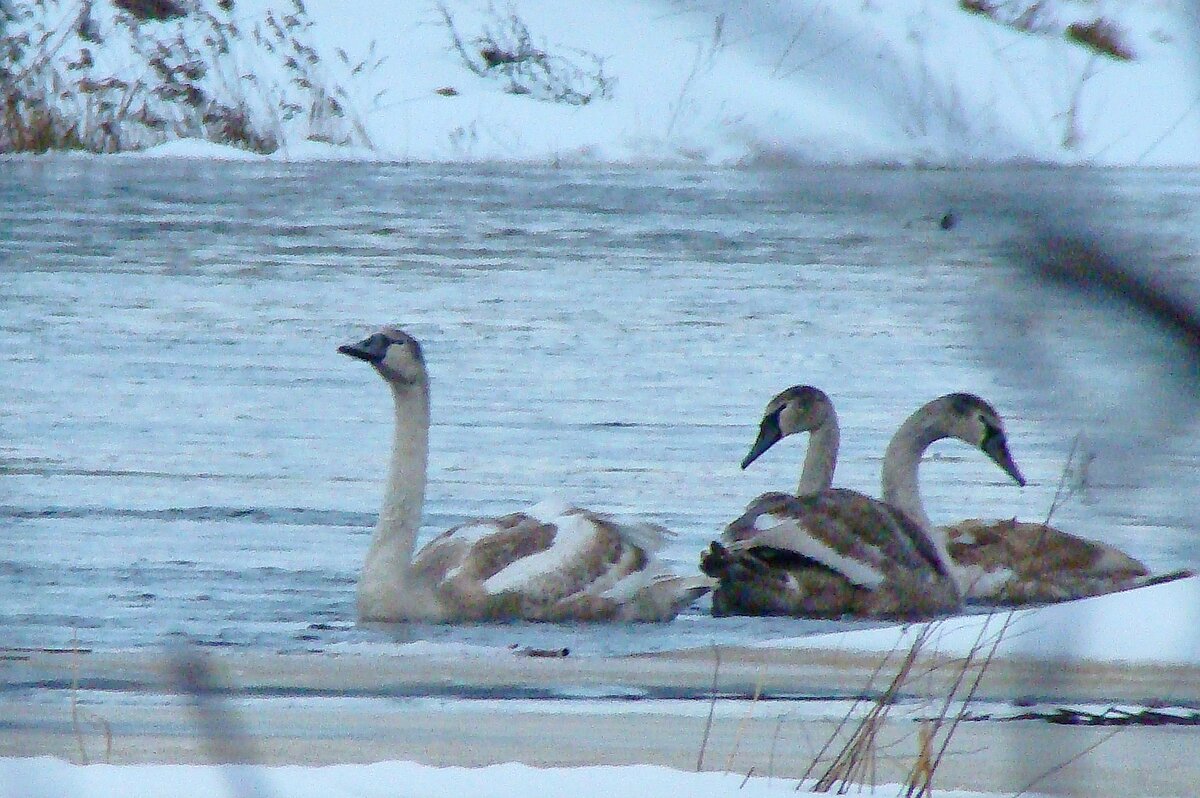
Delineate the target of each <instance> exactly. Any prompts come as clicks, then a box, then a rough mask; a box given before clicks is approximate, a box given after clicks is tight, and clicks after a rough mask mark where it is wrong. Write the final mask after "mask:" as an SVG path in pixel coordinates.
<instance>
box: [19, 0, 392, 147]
mask: <svg viewBox="0 0 1200 798" xmlns="http://www.w3.org/2000/svg"><path fill="white" fill-rule="evenodd" d="M234 9H235V6H234V4H233V3H230V2H227V1H226V0H217V1H216V2H215V3H213V2H198V3H187V4H183V3H175V2H164V1H163V0H156V1H154V2H150V1H148V0H139V2H124V3H115V4H114V5H112V6H110V5H109V4H107V3H106V4H100V3H75V2H70V0H10V2H7V3H0V153H4V152H45V151H47V150H87V151H90V152H98V153H102V152H122V151H127V150H137V149H144V148H146V147H149V146H153V145H155V144H159V143H162V142H164V141H169V140H172V139H179V138H198V139H204V140H208V141H214V142H219V143H222V144H231V145H234V146H237V147H241V148H243V149H246V150H250V151H253V152H260V153H269V152H272V151H274V150H276V149H277V148H279V147H280V146H281V145H282V144H283V143H284V142H285V141H287V140H289V139H292V140H295V139H297V138H306V139H312V140H320V141H326V142H331V143H337V144H357V145H360V146H370V141H369V140H368V139H367V137H366V135H365V131H364V129H363V126H362V124H361V123H360V122H359V121H358V120H359V117H358V114H357V113H356V112H353V111H352V110H351V107H352V103H351V102H350V93H349V92H348V91H347V89H346V88H344V86H343V84H341V83H338V82H335V81H334V80H332V79H331V78H330V77H329V76H330V75H331V74H332V73H334V72H337V73H339V74H345V75H347V76H348V78H350V77H353V76H355V75H361V74H362V73H363V72H364V71H367V70H370V69H373V68H375V67H377V66H378V63H377V62H373V61H361V62H357V63H356V62H354V61H353V59H351V58H350V57H349V56H348V55H346V54H345V53H344V52H341V51H339V52H338V54H337V58H336V59H335V62H334V63H332V64H326V63H324V62H323V61H322V59H321V57H320V55H319V54H318V53H317V52H316V50H315V49H314V48H313V46H312V33H311V26H312V22H311V20H310V19H309V18H308V16H307V12H306V11H305V9H304V6H303V4H302V3H301V2H300V0H292V2H291V4H290V5H289V6H285V8H284V10H283V11H280V12H276V11H273V10H268V11H266V12H265V13H264V15H263V17H262V18H261V19H246V18H241V17H236V16H235V15H234ZM64 19H66V20H68V21H69V24H67V25H66V26H64V25H63V24H62V21H63V20H64Z"/></svg>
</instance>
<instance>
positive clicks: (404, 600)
mask: <svg viewBox="0 0 1200 798" xmlns="http://www.w3.org/2000/svg"><path fill="white" fill-rule="evenodd" d="M338 351H339V352H340V353H342V354H344V355H349V356H350V357H353V358H356V359H358V360H362V361H365V362H367V363H370V364H371V365H372V366H373V367H374V368H375V371H376V372H378V373H379V375H380V376H381V377H382V378H383V380H384V382H386V383H387V385H388V387H389V388H390V389H391V392H392V399H393V403H394V409H395V430H394V438H393V442H392V455H391V467H390V469H389V472H388V478H387V488H386V492H385V494H384V500H383V507H382V509H381V510H380V512H379V522H378V525H377V526H376V528H375V536H374V539H373V540H372V541H371V547H370V550H369V551H368V553H367V558H366V562H365V564H364V565H363V569H362V574H361V575H360V577H359V582H358V616H359V618H360V619H361V620H364V621H406V620H417V621H429V622H438V623H454V622H463V621H477V620H506V619H525V620H535V621H667V620H670V619H672V618H674V617H675V615H676V614H678V613H679V611H680V610H682V609H683V608H684V607H686V606H687V605H689V604H691V603H692V602H693V601H694V600H695V599H696V598H698V597H699V596H701V595H703V594H704V593H705V592H707V591H708V589H709V588H710V586H711V584H712V581H711V580H709V579H708V578H706V577H701V576H689V577H684V576H676V575H674V574H672V573H671V572H670V571H668V570H667V568H666V567H665V565H664V564H663V563H661V562H660V561H659V560H658V559H656V557H655V552H656V551H657V550H658V549H659V548H661V546H662V545H663V543H664V539H665V537H666V536H668V535H669V534H670V533H669V532H668V531H667V530H665V529H663V528H662V527H659V526H656V525H652V524H622V523H618V522H616V521H614V520H612V519H610V518H608V517H607V516H604V515H601V514H599V513H593V512H589V511H587V510H581V509H579V508H575V507H567V506H558V505H554V504H552V503H543V504H539V505H537V506H535V507H533V508H532V509H530V510H527V511H525V512H521V513H513V514H511V515H506V516H503V517H501V518H489V519H480V520H476V521H471V522H469V523H466V524H463V525H461V526H458V527H455V528H453V529H450V530H448V531H446V532H443V533H441V534H440V535H438V536H437V537H435V538H433V539H432V540H431V541H429V542H428V543H427V544H426V545H425V546H424V547H422V548H421V550H420V551H417V552H416V553H415V554H414V549H415V544H416V537H417V532H418V530H419V528H420V525H421V511H422V505H423V503H424V500H425V483H426V478H427V475H426V468H427V462H428V442H429V377H428V374H427V372H426V369H425V360H424V357H423V355H422V353H421V346H420V344H419V343H418V342H417V340H416V339H414V338H413V337H412V336H410V335H408V334H407V333H405V332H404V331H402V330H399V329H396V328H392V327H385V328H383V329H381V330H379V331H378V332H376V333H374V334H373V335H371V336H369V337H368V338H366V339H364V340H363V341H360V342H358V343H355V344H346V345H344V346H341V347H338Z"/></svg>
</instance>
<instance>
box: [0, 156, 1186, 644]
mask: <svg viewBox="0 0 1200 798" xmlns="http://www.w3.org/2000/svg"><path fill="white" fill-rule="evenodd" d="M1063 185H1064V181H1063V180H1062V174H1061V173H1056V172H1053V171H1036V170H1022V171H1013V172H1000V171H996V172H980V173H957V172H934V173H915V174H914V173H900V172H869V171H837V170H813V171H798V172H788V173H754V172H721V171H716V172H686V171H669V170H661V171H660V170H624V171H623V170H612V169H603V170H600V169H597V170H580V171H573V170H553V169H531V168H525V167H522V168H520V169H498V168H482V167H470V168H467V167H401V166H379V165H346V164H309V165H279V164H241V163H237V164H230V163H188V162H175V161H161V162H159V161H153V162H147V161H129V160H122V159H117V158H108V159H92V158H87V159H76V158H51V159H39V160H15V161H8V162H5V163H4V164H3V176H2V177H0V231H2V232H0V329H2V330H3V335H2V336H0V347H2V348H3V352H2V357H3V362H4V364H5V367H4V369H3V370H2V371H0V392H2V395H3V398H4V401H3V403H2V404H0V529H3V534H4V539H5V544H6V545H5V549H4V554H3V555H2V557H0V617H2V618H3V619H4V622H5V640H4V644H5V645H21V646H54V645H64V644H66V643H68V642H69V641H70V639H71V636H72V634H75V630H78V635H79V637H80V639H81V640H83V641H84V642H86V643H87V644H89V645H93V646H101V647H109V646H143V645H153V644H158V643H159V642H161V641H162V639H163V636H164V635H168V634H171V633H186V634H190V635H194V636H196V637H198V638H200V639H202V640H204V641H206V642H208V643H210V644H214V645H234V646H252V647H262V648H266V649H272V650H275V649H279V650H306V649H325V648H327V647H328V646H330V645H333V644H357V643H363V642H367V643H369V642H371V641H387V640H390V639H392V633H380V632H378V631H377V630H363V629H358V628H356V627H354V625H353V622H352V616H353V609H352V608H353V592H354V581H355V576H356V573H357V569H358V566H359V563H360V561H361V559H362V557H363V554H364V553H365V550H366V546H367V542H368V540H369V535H370V525H371V523H372V519H373V516H374V512H375V509H376V506H377V504H378V501H379V496H380V489H381V483H382V479H383V473H384V463H385V461H386V457H387V447H388V443H389V429H388V423H389V420H390V416H389V413H390V408H389V398H388V396H387V394H386V391H385V389H384V388H383V386H382V384H381V383H380V382H379V381H378V379H377V378H376V377H375V376H374V375H373V374H372V373H371V372H370V371H369V370H368V369H364V368H361V367H360V366H359V365H358V364H354V363H349V362H347V361H346V360H345V359H344V358H339V357H338V356H337V355H336V354H335V352H334V350H335V348H336V346H337V345H338V344H339V343H342V342H344V341H346V340H350V339H354V338H357V337H359V336H361V335H362V334H363V333H364V332H366V331H367V330H369V329H370V328H371V327H374V326H376V325H378V324H380V323H384V322H388V323H398V324H401V325H403V326H404V327H406V328H407V329H409V330H410V331H411V332H413V333H414V334H415V335H417V336H418V337H419V338H421V339H422V340H423V342H424V343H425V347H426V354H427V358H428V360H429V364H430V369H431V371H432V373H433V377H434V384H433V391H434V428H433V431H432V440H431V445H432V450H433V451H432V456H431V472H432V473H431V477H432V478H431V483H430V491H429V497H428V506H427V508H426V509H427V512H426V519H425V520H426V532H427V533H430V534H431V533H433V532H434V531H436V530H437V529H439V528H444V527H445V526H446V525H449V524H451V523H455V522H458V521H460V520H462V519H465V518H468V517H471V516H474V515H482V514H494V513H503V512H508V511H511V510H512V509H515V508H516V507H518V506H520V505H522V504H527V503H530V502H534V501H537V500H540V499H542V498H545V497H546V496H548V495H556V496H560V497H562V498H565V499H569V500H572V501H575V502H578V503H582V504H586V505H588V506H592V507H595V508H597V509H603V510H607V511H610V512H615V513H618V514H623V515H628V516H635V517H640V518H646V519H649V520H653V521H657V522H660V523H664V524H666V525H668V526H669V527H671V528H672V529H674V530H676V531H677V532H678V533H679V537H678V538H677V539H676V540H675V541H674V542H673V543H672V544H671V546H670V548H669V549H668V551H667V556H668V557H669V558H670V559H671V560H673V561H674V562H675V563H676V564H677V566H678V567H679V568H681V569H689V570H690V569H693V568H695V566H696V562H697V559H698V554H699V552H700V550H701V549H702V548H703V547H704V546H705V545H706V544H707V542H708V541H709V540H710V539H711V538H712V537H713V536H714V535H716V534H717V533H718V532H719V531H720V529H721V527H722V526H723V524H724V523H725V522H726V521H727V520H729V519H731V518H733V517H734V516H735V515H736V514H737V513H738V512H739V511H740V509H741V507H742V506H744V504H745V503H746V502H747V501H748V500H749V499H750V498H752V497H753V496H755V495H756V494H758V493H760V492H762V491H764V490H767V489H775V488H786V487H789V486H791V485H793V484H794V482H795V475H796V472H797V471H798V469H799V464H800V460H801V457H802V455H801V450H802V445H803V444H802V442H800V441H795V442H793V441H789V442H788V443H787V444H785V445H783V446H781V447H777V451H775V450H773V451H772V452H771V453H770V455H769V456H767V457H765V458H763V459H762V460H761V461H760V462H758V463H756V464H755V465H754V466H753V467H752V468H751V469H750V470H749V471H747V472H745V473H742V472H740V471H739V469H738V467H737V466H738V462H739V461H740V460H741V458H742V456H743V455H744V454H745V450H746V448H747V447H748V446H749V444H750V443H751V441H752V439H753V437H754V432H755V428H756V425H757V422H758V418H759V413H760V412H761V410H762V407H763V405H764V404H765V402H766V400H767V399H768V398H769V397H770V396H771V395H772V394H774V393H775V392H777V391H778V390H780V389H782V388H784V387H786V386H788V385H791V384H795V383H803V382H807V383H812V384H815V385H818V386H820V387H822V388H824V389H825V390H826V391H827V392H829V393H830V394H831V395H832V396H833V397H834V399H835V401H836V402H837V405H838V410H839V413H840V415H841V419H842V424H843V453H842V456H841V458H840V462H839V470H838V482H839V483H840V484H842V485H846V486H850V487H857V488H860V489H863V490H867V491H870V492H875V490H876V482H877V474H878V468H879V458H880V455H881V453H882V451H883V447H884V445H885V443H886V441H887V438H888V436H889V435H890V433H891V431H892V430H893V429H895V427H896V425H897V424H898V423H899V422H900V420H901V419H903V417H904V416H905V415H907V413H908V412H909V411H910V410H911V409H913V408H915V407H916V406H918V405H919V404H921V403H923V402H925V401H926V400H928V399H929V398H932V397H933V396H935V395H937V394H940V393H944V392H947V391H951V390H971V391H975V392H978V393H980V394H982V395H984V396H986V397H987V398H988V399H990V400H991V401H992V402H993V403H994V404H995V405H996V406H997V407H998V408H999V409H1000V411H1001V412H1002V413H1003V414H1004V415H1005V417H1006V419H1007V422H1008V425H1009V431H1010V435H1011V438H1012V442H1013V449H1014V454H1015V456H1016V457H1017V459H1018V461H1019V463H1020V465H1021V467H1022V469H1023V470H1024V472H1025V474H1026V476H1027V477H1028V478H1029V479H1030V481H1031V484H1030V486H1029V487H1028V488H1026V489H1025V490H1023V491H1022V490H1019V489H1017V488H1015V487H1014V486H1012V485H1011V484H1010V483H1009V482H1008V481H1007V480H1006V479H1005V478H1004V475H1003V474H1001V473H1000V472H999V471H997V470H995V469H994V467H992V466H990V464H988V463H987V462H986V461H985V460H984V459H983V458H982V457H980V456H978V455H977V454H976V453H974V452H972V451H970V450H968V449H966V448H965V447H962V446H961V445H958V444H952V443H943V444H938V445H937V446H935V448H934V450H933V456H932V457H931V458H930V460H929V461H928V463H927V465H926V467H925V468H924V470H923V472H922V473H923V484H924V489H925V497H926V501H927V504H928V506H929V509H930V514H931V515H932V516H933V517H934V518H935V519H945V520H953V519H957V518H962V517H966V516H983V517H1007V516H1012V515H1017V516H1020V517H1022V518H1031V519H1032V518H1041V517H1043V516H1044V515H1045V513H1046V511H1047V509H1048V508H1049V506H1050V503H1051V500H1052V498H1053V495H1054V490H1055V487H1056V486H1057V484H1058V479H1059V474H1060V472H1061V470H1062V466H1063V463H1064V461H1065V459H1066V456H1067V452H1068V450H1069V449H1070V446H1071V441H1072V438H1073V437H1074V436H1075V434H1076V433H1078V432H1080V431H1087V429H1088V427H1089V425H1091V424H1094V423H1095V420H1096V419H1097V418H1100V417H1101V416H1099V415H1098V412H1097V410H1096V408H1097V407H1098V406H1101V405H1104V403H1105V402H1106V401H1107V398H1108V396H1109V395H1110V392H1112V391H1116V390H1117V389H1118V388H1120V389H1121V390H1125V386H1127V384H1129V383H1130V382H1131V381H1132V382H1133V383H1134V384H1141V382H1139V380H1140V381H1142V382H1144V381H1146V380H1149V379H1153V373H1152V372H1144V371H1141V370H1140V369H1142V368H1143V366H1142V365H1139V364H1138V363H1137V362H1135V361H1136V360H1137V358H1138V357H1140V356H1142V354H1141V353H1144V352H1145V351H1146V346H1143V342H1142V340H1141V338H1139V337H1138V336H1139V332H1138V330H1137V328H1134V327H1131V326H1129V325H1126V324H1122V323H1117V322H1111V323H1110V320H1109V317H1108V316H1106V315H1104V314H1103V313H1097V312H1096V311H1095V310H1091V309H1088V308H1086V307H1084V306H1082V305H1080V306H1078V307H1073V308H1070V309H1062V308H1061V307H1060V306H1059V305H1058V304H1056V303H1055V302H1051V301H1050V300H1049V299H1048V300H1047V304H1046V315H1045V317H1044V318H1042V319H1040V320H1039V324H1041V325H1042V326H1041V327H1040V328H1039V332H1038V335H1039V336H1041V337H1042V338H1045V339H1048V340H1050V341H1051V342H1052V343H1053V350H1052V351H1053V352H1054V355H1053V357H1054V358H1055V360H1057V361H1058V362H1059V363H1060V364H1061V365H1063V367H1064V369H1065V370H1066V373H1067V375H1068V376H1069V380H1063V381H1062V382H1061V384H1055V385H1047V384H1044V382H1039V381H1038V378H1037V375H1036V374H1035V373H1033V372H1030V375H1029V376H1028V377H1026V376H1024V375H1023V372H1022V370H1021V369H1020V368H1002V369H997V368H994V362H993V361H991V360H989V357H987V356H985V354H984V352H983V349H984V348H985V347H984V346H982V345H981V340H982V341H984V342H986V340H987V338H988V336H989V335H992V336H995V335H1002V334H1004V333H1003V332H1002V331H1000V330H999V329H998V330H997V331H992V330H990V329H989V324H990V323H991V322H987V321H984V320H985V319H987V318H989V317H988V316H987V314H985V313H981V308H980V303H981V302H990V299H989V298H990V297H994V296H996V295H998V294H999V295H1003V293H1004V292H1009V291H1013V290H1022V289H1021V288H1020V286H1021V285H1023V283H1021V282H1020V281H1019V279H1018V275H1017V273H1016V272H1015V271H1014V270H1013V268H1012V266H1011V265H1010V264H1009V263H1008V262H1007V261H1005V260H1003V259H1001V258H1000V257H999V256H998V253H1000V252H1001V251H1003V249H1004V247H1005V246H1006V243H1007V242H1008V241H1009V239H1010V236H1011V235H1012V233H1013V231H1014V230H1015V229H1016V226H1017V225H1019V224H1020V223H1022V222H1023V221H1024V218H1023V210H1022V207H1023V206H1022V205H1021V203H1012V202H1011V201H1007V200H1006V201H999V199H998V198H1009V197H1011V192H1012V191H1014V190H1016V189H1022V190H1024V189H1032V190H1035V191H1037V192H1038V194H1039V196H1040V197H1042V198H1043V199H1046V198H1049V202H1051V203H1058V204H1060V205H1063V204H1068V203H1075V204H1083V205H1086V206H1088V207H1090V208H1091V209H1092V210H1093V212H1094V219H1095V220H1096V221H1097V222H1098V223H1101V224H1105V225H1109V226H1113V227H1116V228H1117V229H1120V227H1121V225H1127V226H1130V228H1133V227H1137V228H1139V229H1143V228H1145V227H1146V226H1147V224H1148V223H1152V225H1153V228H1154V229H1155V230H1156V231H1158V233H1159V236H1158V242H1159V245H1160V246H1161V250H1160V251H1159V252H1157V253H1156V255H1157V256H1158V257H1161V258H1162V260H1163V263H1164V264H1166V265H1167V266H1169V267H1170V268H1173V269H1175V270H1177V271H1178V272H1179V273H1180V274H1181V275H1182V276H1188V275H1189V274H1190V269H1191V267H1192V265H1193V260H1192V258H1193V255H1194V253H1195V251H1196V244H1197V236H1196V231H1197V230H1200V224H1198V222H1200V219H1198V218H1197V211H1196V209H1197V208H1198V207H1200V204H1198V203H1197V202H1196V200H1197V199H1198V198H1200V177H1198V176H1197V175H1194V174H1175V173H1159V172H1155V173H1113V174H1111V175H1107V176H1106V179H1105V180H1104V181H1103V182H1102V183H1098V184H1096V185H1094V186H1092V187H1091V188H1088V189H1086V190H1082V191H1081V190H1080V189H1079V186H1078V185H1077V184H1076V185H1075V186H1074V187H1073V188H1072V190H1071V191H1068V190H1067V189H1066V188H1063V187H1062V186H1063ZM1056 192H1061V195H1060V194H1059V193H1056ZM950 208H953V210H954V211H955V213H956V216H957V218H958V219H959V223H958V224H957V226H955V227H954V228H953V229H952V230H942V229H941V227H940V226H939V224H938V222H939V220H940V219H941V218H942V215H943V214H944V213H945V212H946V210H948V209H950ZM1147 346H1148V345H1147ZM1114 351H1115V352H1117V353H1118V354H1117V355H1114V354H1113V353H1114ZM1064 386H1066V387H1064ZM1047 397H1049V398H1050V400H1049V401H1047ZM1135 409H1136V408H1134V410H1135ZM1131 412H1132V411H1131ZM1104 417H1105V418H1108V417H1109V416H1104ZM1159 444H1160V442H1158V441H1147V447H1148V448H1151V447H1154V448H1157V447H1159ZM1196 460H1197V458H1196V452H1195V451H1193V450H1190V449H1189V447H1188V446H1187V445H1186V441H1181V442H1180V443H1179V444H1177V445H1175V446H1171V447H1167V448H1165V449H1163V451H1162V452H1161V453H1158V454H1155V455H1154V457H1152V458H1150V461H1151V462H1150V467H1148V468H1145V469H1139V470H1138V471H1137V477H1136V479H1133V478H1131V479H1130V480H1128V481H1129V482H1130V484H1123V483H1122V481H1121V480H1120V479H1118V478H1115V477H1111V476H1109V477H1106V481H1105V482H1101V483H1096V484H1090V485H1088V486H1087V487H1088V490H1086V491H1084V492H1083V493H1081V494H1080V495H1079V496H1077V497H1076V498H1075V499H1073V500H1072V501H1071V502H1070V503H1068V505H1067V506H1066V507H1064V508H1063V509H1061V510H1059V511H1058V512H1057V513H1056V516H1055V519H1056V521H1057V522H1059V523H1060V525H1062V526H1063V527H1065V528H1068V529H1071V530H1073V531H1078V532H1081V533H1084V534H1089V535H1094V536H1096V537H1101V538H1103V539H1104V540H1106V541H1108V542H1111V543H1114V544H1116V545H1119V546H1122V547H1123V548H1126V549H1128V550H1130V551H1131V552H1132V553H1134V554H1135V555H1137V556H1139V557H1142V558H1144V559H1145V560H1147V561H1148V563H1150V564H1151V565H1152V566H1153V567H1154V568H1155V569H1166V568H1174V567H1179V566H1183V565H1191V566H1196V565H1200V545H1198V543H1197V540H1198V539H1200V538H1197V536H1196V535H1195V533H1194V532H1193V531H1192V530H1191V519H1190V518H1189V517H1188V515H1187V512H1188V510H1189V508H1188V507H1187V506H1186V505H1185V504H1184V503H1182V502H1181V501H1180V499H1179V498H1178V497H1180V496H1185V495H1190V493H1188V491H1189V490H1191V489H1194V487H1195V486H1194V484H1193V480H1194V477H1192V476H1191V475H1192V473H1194V472H1197V469H1196V464H1197V463H1196ZM1120 472H1121V471H1120V468H1119V467H1118V468H1114V469H1110V470H1109V472H1108V473H1109V474H1110V475H1111V474H1114V473H1116V474H1119V473H1120ZM814 628H824V627H819V626H818V625H812V624H805V623H802V622H795V621H784V620H773V621H767V620H761V619H751V620H746V619H741V620H739V619H722V620H714V619H710V618H706V617H704V616H703V615H702V608H698V609H697V611H696V612H695V613H694V614H691V615H689V616H688V617H686V618H684V619H681V620H680V621H678V622H676V623H675V624H672V625H671V626H670V627H669V628H659V627H633V628H631V629H623V630H595V629H591V630H574V629H558V630H554V629H551V630H545V629H543V630H540V631H539V630H535V629H530V628H528V627H524V626H519V625H518V626H510V627H501V628H500V629H495V628H493V629H488V628H486V627H484V628H477V629H475V630H474V631H471V632H470V633H469V634H468V633H467V632H465V631H461V630H460V631H458V632H455V631H454V630H445V629H443V630H428V629H426V630H417V631H415V632H414V630H411V629H410V630H405V631H404V632H403V634H414V633H415V634H418V635H420V636H422V637H423V638H427V639H437V640H445V641H452V640H459V641H463V640H468V641H475V642H481V643H486V644H505V645H507V644H520V645H533V646H540V645H541V644H542V643H546V644H547V645H550V646H554V645H558V641H560V640H563V639H566V638H570V641H569V642H568V643H563V645H570V646H572V647H573V648H574V649H575V650H578V651H580V652H599V651H627V650H649V649H654V648H662V647H672V646H682V645H707V644H709V643H710V642H714V641H719V642H731V641H748V640H753V639H757V638H761V637H769V636H780V635H789V634H798V633H802V632H805V631H808V630H811V629H814Z"/></svg>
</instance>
